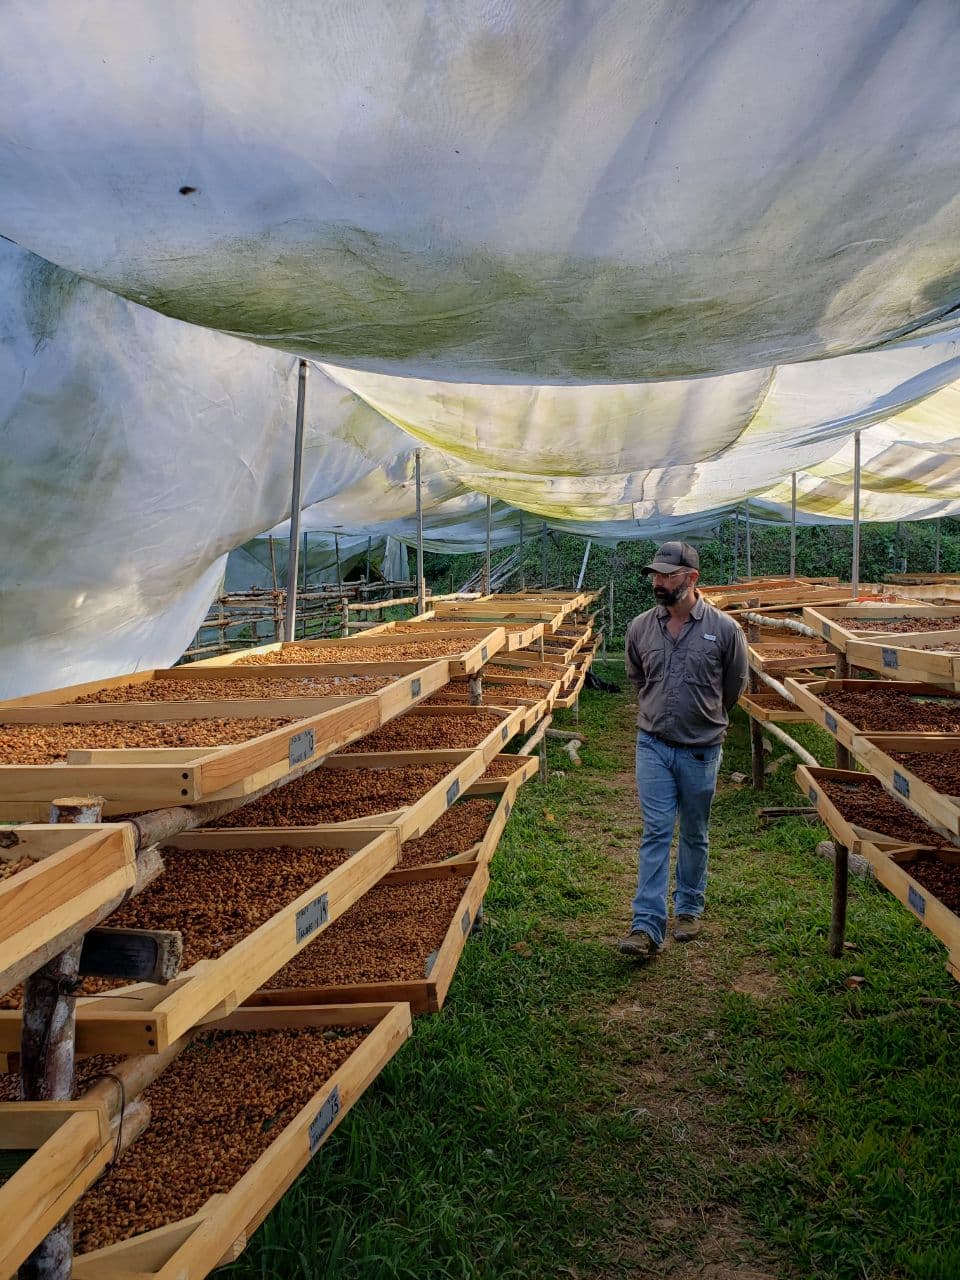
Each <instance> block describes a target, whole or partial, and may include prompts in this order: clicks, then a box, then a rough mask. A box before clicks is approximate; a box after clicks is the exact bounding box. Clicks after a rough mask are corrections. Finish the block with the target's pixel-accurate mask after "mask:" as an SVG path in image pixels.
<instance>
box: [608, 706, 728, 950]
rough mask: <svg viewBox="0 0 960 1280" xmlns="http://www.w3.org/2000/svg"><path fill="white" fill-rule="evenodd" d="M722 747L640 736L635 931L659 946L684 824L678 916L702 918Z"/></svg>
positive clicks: (675, 906) (676, 896) (676, 905)
mask: <svg viewBox="0 0 960 1280" xmlns="http://www.w3.org/2000/svg"><path fill="white" fill-rule="evenodd" d="M721 754H722V747H720V746H716V747H694V748H690V747H671V746H668V745H667V743H665V742H661V741H660V739H659V738H655V737H654V736H653V734H650V733H646V732H644V730H642V729H641V731H640V732H639V734H638V735H637V794H638V795H639V797H640V812H641V814H642V816H643V835H642V837H641V840H640V859H639V869H638V874H637V896H636V897H635V898H634V900H633V924H632V926H631V927H632V928H633V929H642V930H643V931H644V932H645V933H648V934H649V935H650V937H651V938H652V939H653V940H654V942H655V943H657V945H658V946H659V945H660V943H662V942H663V939H664V935H665V933H666V930H667V885H668V882H669V879H670V845H671V842H672V841H673V829H674V827H675V826H676V824H677V818H678V816H679V819H680V842H679V848H678V850H677V883H676V888H675V890H674V894H673V913H674V915H675V916H700V915H702V914H703V898H704V891H705V890H706V887H707V829H708V827H709V824H710V805H711V804H712V802H713V793H714V791H715V790H716V786H717V773H718V771H719V769H720V756H721Z"/></svg>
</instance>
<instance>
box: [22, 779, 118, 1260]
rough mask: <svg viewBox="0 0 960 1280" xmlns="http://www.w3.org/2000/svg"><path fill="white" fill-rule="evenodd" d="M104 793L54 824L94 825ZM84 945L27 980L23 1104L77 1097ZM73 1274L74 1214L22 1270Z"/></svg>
mask: <svg viewBox="0 0 960 1280" xmlns="http://www.w3.org/2000/svg"><path fill="white" fill-rule="evenodd" d="M103 806H104V799H103V797H102V796H69V797H67V798H64V799H61V800H54V801H53V803H52V805H51V806H50V821H51V822H71V823H74V822H75V823H94V822H99V821H100V816H101V814H102V812H103ZM82 949H83V943H82V941H81V942H77V943H75V944H74V945H73V946H72V947H67V949H66V950H65V951H61V952H60V954H59V955H56V956H54V957H53V959H52V960H48V961H47V963H46V964H45V965H43V967H42V968H40V969H38V970H37V971H36V973H32V974H31V975H30V977H29V978H27V980H26V981H25V982H24V984H23V1031H22V1033H21V1041H20V1096H21V1097H22V1098H23V1100H24V1101H25V1102H69V1101H71V1100H72V1098H73V1086H74V1050H75V1035H74V1033H75V1029H76V1006H77V999H76V993H77V989H78V987H79V985H80V952H81V951H82ZM72 1273H73V1212H72V1211H71V1212H70V1213H68V1214H67V1216H66V1217H65V1218H64V1219H63V1220H62V1221H61V1222H58V1223H57V1225H56V1226H55V1227H54V1228H53V1230H52V1231H51V1232H50V1234H49V1235H48V1236H47V1237H46V1238H45V1239H43V1240H41V1242H40V1244H38V1245H37V1247H36V1249H34V1251H33V1253H31V1255H30V1257H29V1258H28V1259H27V1260H26V1262H25V1263H24V1264H23V1266H22V1267H21V1268H20V1276H21V1280H69V1277H70V1276H71V1274H72Z"/></svg>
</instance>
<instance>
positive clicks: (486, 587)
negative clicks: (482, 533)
mask: <svg viewBox="0 0 960 1280" xmlns="http://www.w3.org/2000/svg"><path fill="white" fill-rule="evenodd" d="M492 537H493V499H492V498H491V497H490V495H489V493H488V494H487V558H486V560H485V561H484V564H483V594H484V595H485V596H488V595H489V594H490V542H491V538H492Z"/></svg>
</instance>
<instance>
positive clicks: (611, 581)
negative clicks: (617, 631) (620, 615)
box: [610, 578, 613, 644]
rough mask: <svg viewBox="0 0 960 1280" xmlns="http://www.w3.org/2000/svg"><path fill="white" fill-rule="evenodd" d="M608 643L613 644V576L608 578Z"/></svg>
mask: <svg viewBox="0 0 960 1280" xmlns="http://www.w3.org/2000/svg"><path fill="white" fill-rule="evenodd" d="M610 643H611V644H613V578H611V579H610Z"/></svg>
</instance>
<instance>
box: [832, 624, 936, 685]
mask: <svg viewBox="0 0 960 1280" xmlns="http://www.w3.org/2000/svg"><path fill="white" fill-rule="evenodd" d="M945 634H949V635H956V634H957V633H956V632H949V633H944V632H940V633H938V634H936V635H934V634H929V635H924V636H917V635H910V636H909V637H904V636H897V637H896V639H894V638H893V637H891V638H889V639H887V640H880V639H878V638H876V637H872V638H871V639H870V640H851V641H849V642H848V644H847V646H846V653H847V661H848V662H849V663H850V665H851V666H855V667H862V668H864V669H865V670H867V671H876V672H878V673H879V674H880V675H883V676H886V677H887V678H888V679H893V680H913V681H921V682H922V681H926V682H927V683H929V684H941V685H946V686H947V687H949V688H952V689H957V688H960V653H943V652H937V651H936V650H937V647H938V646H939V645H942V644H944V643H953V641H949V642H948V641H945V640H944V635H945ZM902 640H909V643H900V641H902Z"/></svg>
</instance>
